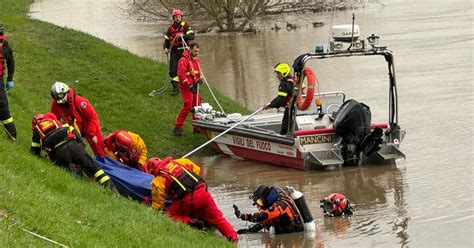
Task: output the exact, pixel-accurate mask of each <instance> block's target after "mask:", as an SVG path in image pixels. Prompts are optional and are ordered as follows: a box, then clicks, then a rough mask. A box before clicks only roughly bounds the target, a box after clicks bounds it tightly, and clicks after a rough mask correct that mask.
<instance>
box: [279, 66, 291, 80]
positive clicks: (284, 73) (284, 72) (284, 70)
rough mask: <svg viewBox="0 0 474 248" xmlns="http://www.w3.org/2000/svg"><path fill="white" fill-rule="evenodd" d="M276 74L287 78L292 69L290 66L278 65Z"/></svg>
mask: <svg viewBox="0 0 474 248" xmlns="http://www.w3.org/2000/svg"><path fill="white" fill-rule="evenodd" d="M275 72H279V73H281V75H282V76H283V77H287V76H288V75H289V74H290V72H291V67H290V65H289V64H285V63H278V64H277V65H275Z"/></svg>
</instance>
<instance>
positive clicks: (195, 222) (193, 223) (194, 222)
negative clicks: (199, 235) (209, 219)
mask: <svg viewBox="0 0 474 248" xmlns="http://www.w3.org/2000/svg"><path fill="white" fill-rule="evenodd" d="M189 225H190V226H192V227H194V228H196V229H199V230H202V229H204V228H205V227H206V223H205V222H204V221H202V220H198V219H192V220H191V221H190V222H189Z"/></svg>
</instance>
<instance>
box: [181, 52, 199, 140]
mask: <svg viewBox="0 0 474 248" xmlns="http://www.w3.org/2000/svg"><path fill="white" fill-rule="evenodd" d="M201 75H202V74H201V68H200V66H199V58H197V57H196V58H192V57H191V55H190V54H189V52H188V50H185V51H184V52H183V57H181V59H179V61H178V77H179V84H178V86H179V89H180V91H181V95H182V96H183V106H182V107H181V111H180V112H179V115H178V118H177V120H176V124H175V128H182V127H183V124H184V121H185V120H186V117H187V116H188V114H189V112H190V111H191V109H192V108H193V107H194V106H197V105H200V104H201V97H200V96H199V94H197V93H192V92H191V91H190V90H189V86H190V85H194V86H196V87H197V86H198V83H199V79H200V77H201ZM194 119H195V117H194V114H193V120H194ZM194 130H195V131H199V130H197V129H194Z"/></svg>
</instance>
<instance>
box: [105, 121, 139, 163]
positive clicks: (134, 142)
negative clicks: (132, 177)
mask: <svg viewBox="0 0 474 248" xmlns="http://www.w3.org/2000/svg"><path fill="white" fill-rule="evenodd" d="M105 153H106V154H107V155H108V156H109V157H111V158H113V159H115V160H118V161H120V162H121V163H123V164H126V165H128V166H130V167H133V168H136V169H140V170H141V169H142V167H143V166H144V165H145V163H146V159H147V156H146V155H147V150H146V145H145V142H144V141H143V139H142V138H141V137H140V136H139V135H138V134H135V133H132V132H130V131H126V130H117V131H115V132H113V133H111V134H109V136H107V138H105Z"/></svg>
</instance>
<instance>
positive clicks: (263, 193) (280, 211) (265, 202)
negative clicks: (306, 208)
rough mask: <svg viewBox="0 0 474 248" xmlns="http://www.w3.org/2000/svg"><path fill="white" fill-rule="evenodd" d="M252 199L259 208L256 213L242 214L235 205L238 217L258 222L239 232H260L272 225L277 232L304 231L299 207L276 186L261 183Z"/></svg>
mask: <svg viewBox="0 0 474 248" xmlns="http://www.w3.org/2000/svg"><path fill="white" fill-rule="evenodd" d="M252 199H253V201H254V202H255V204H256V205H257V206H258V208H259V211H258V212H256V213H253V214H245V213H244V214H242V213H241V212H240V210H239V208H238V207H237V206H236V205H234V209H235V216H237V218H239V219H242V220H245V221H250V222H255V223H257V224H255V225H253V226H251V227H250V228H248V229H241V230H239V231H238V233H239V234H240V233H250V232H258V231H260V230H261V229H263V228H265V229H267V230H268V229H270V227H272V226H273V228H274V229H275V234H282V233H292V232H301V231H304V224H303V221H302V220H301V218H300V217H299V215H298V208H297V207H296V205H295V204H294V202H293V201H292V200H291V198H290V197H289V196H287V195H285V194H284V193H283V192H279V191H278V190H277V189H276V188H275V187H271V186H266V185H260V186H259V187H258V189H257V190H256V191H255V192H254V193H253V195H252Z"/></svg>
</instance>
